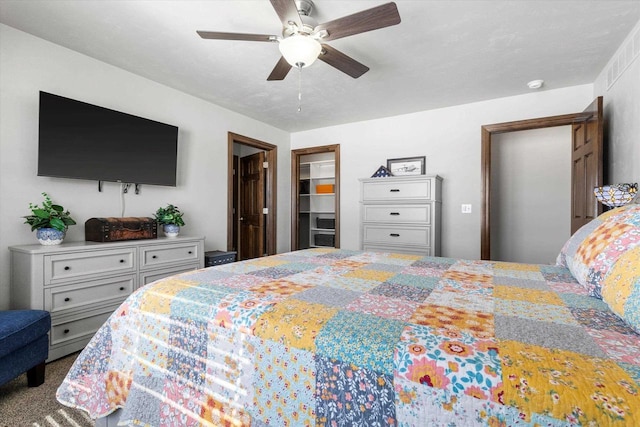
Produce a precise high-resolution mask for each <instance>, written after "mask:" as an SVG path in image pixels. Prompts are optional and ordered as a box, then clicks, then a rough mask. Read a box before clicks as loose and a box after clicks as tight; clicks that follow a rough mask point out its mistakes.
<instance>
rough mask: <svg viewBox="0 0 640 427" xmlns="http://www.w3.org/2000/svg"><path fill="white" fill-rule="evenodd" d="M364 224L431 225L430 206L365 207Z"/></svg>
mask: <svg viewBox="0 0 640 427" xmlns="http://www.w3.org/2000/svg"><path fill="white" fill-rule="evenodd" d="M363 209H364V213H363V214H364V218H363V219H364V221H366V222H391V223H403V222H416V223H417V222H419V223H427V224H429V223H431V205H365V206H364V207H363Z"/></svg>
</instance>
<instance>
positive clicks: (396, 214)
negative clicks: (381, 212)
mask: <svg viewBox="0 0 640 427" xmlns="http://www.w3.org/2000/svg"><path fill="white" fill-rule="evenodd" d="M389 215H395V216H398V215H400V212H389Z"/></svg>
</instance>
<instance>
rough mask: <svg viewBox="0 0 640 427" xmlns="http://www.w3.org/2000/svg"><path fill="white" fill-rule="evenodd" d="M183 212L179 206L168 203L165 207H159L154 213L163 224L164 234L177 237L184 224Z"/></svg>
mask: <svg viewBox="0 0 640 427" xmlns="http://www.w3.org/2000/svg"><path fill="white" fill-rule="evenodd" d="M182 215H184V214H183V213H182V212H180V209H178V207H177V206H174V205H171V204H169V205H167V207H165V208H158V210H157V211H156V213H155V214H154V216H155V218H156V221H158V224H161V225H162V230H163V231H164V235H165V236H167V237H176V236H177V235H178V234H179V233H180V227H181V226H184V220H183V219H182Z"/></svg>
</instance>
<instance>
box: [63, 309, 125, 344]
mask: <svg viewBox="0 0 640 427" xmlns="http://www.w3.org/2000/svg"><path fill="white" fill-rule="evenodd" d="M116 308H118V305H114V306H111V307H109V308H105V309H104V310H101V311H100V312H99V313H96V312H93V313H92V315H91V316H82V317H80V316H77V317H76V318H74V319H71V320H68V321H63V322H60V323H58V322H55V323H54V324H53V325H52V326H51V335H50V340H51V343H50V345H51V346H55V345H60V344H64V343H65V342H67V341H73V340H76V339H80V338H87V339H88V338H91V336H92V335H93V334H95V333H96V331H97V330H98V329H99V328H100V326H102V325H103V324H104V322H106V321H107V319H108V318H109V316H111V313H113V312H114V311H115V309H116Z"/></svg>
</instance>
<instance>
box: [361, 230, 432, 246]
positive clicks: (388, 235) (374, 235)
mask: <svg viewBox="0 0 640 427" xmlns="http://www.w3.org/2000/svg"><path fill="white" fill-rule="evenodd" d="M430 232H431V229H430V228H429V227H403V226H394V225H390V226H380V225H365V226H364V242H365V243H384V244H393V245H424V246H429V240H430Z"/></svg>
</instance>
